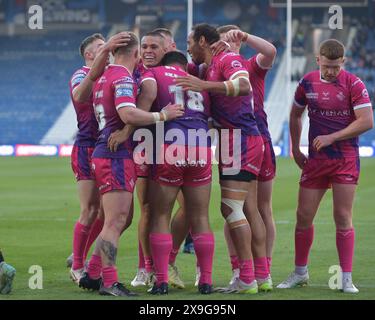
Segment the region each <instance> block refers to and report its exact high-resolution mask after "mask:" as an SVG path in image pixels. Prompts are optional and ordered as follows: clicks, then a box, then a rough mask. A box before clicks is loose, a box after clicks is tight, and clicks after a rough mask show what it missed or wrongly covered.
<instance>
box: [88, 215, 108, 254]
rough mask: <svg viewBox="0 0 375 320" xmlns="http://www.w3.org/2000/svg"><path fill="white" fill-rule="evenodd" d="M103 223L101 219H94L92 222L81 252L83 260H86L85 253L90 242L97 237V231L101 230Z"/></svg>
mask: <svg viewBox="0 0 375 320" xmlns="http://www.w3.org/2000/svg"><path fill="white" fill-rule="evenodd" d="M103 225H104V220H103V219H95V221H94V223H93V224H92V226H91V229H90V234H89V237H88V239H87V242H86V246H85V251H84V253H83V261H86V258H87V254H88V252H89V250H90V248H91V246H92V244H93V243H94V241H95V240H96V238H97V237H98V235H99V233H100V232H101V231H102V229H103Z"/></svg>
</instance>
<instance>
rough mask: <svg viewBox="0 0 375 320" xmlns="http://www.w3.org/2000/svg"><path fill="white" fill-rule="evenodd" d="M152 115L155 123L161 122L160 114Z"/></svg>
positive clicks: (154, 113)
mask: <svg viewBox="0 0 375 320" xmlns="http://www.w3.org/2000/svg"><path fill="white" fill-rule="evenodd" d="M152 115H153V116H154V120H155V123H157V122H160V113H159V112H153V113H152Z"/></svg>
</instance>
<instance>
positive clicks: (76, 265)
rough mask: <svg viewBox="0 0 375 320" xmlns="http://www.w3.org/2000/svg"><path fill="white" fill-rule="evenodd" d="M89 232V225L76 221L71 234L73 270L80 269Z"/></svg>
mask: <svg viewBox="0 0 375 320" xmlns="http://www.w3.org/2000/svg"><path fill="white" fill-rule="evenodd" d="M89 234H90V226H84V225H83V224H81V223H79V222H78V221H77V223H76V225H75V227H74V236H73V266H72V269H73V270H78V269H82V268H83V265H84V261H83V256H84V252H85V247H86V243H87V239H88V237H89Z"/></svg>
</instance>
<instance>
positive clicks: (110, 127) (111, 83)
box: [93, 64, 137, 158]
mask: <svg viewBox="0 0 375 320" xmlns="http://www.w3.org/2000/svg"><path fill="white" fill-rule="evenodd" d="M93 96H94V109H95V114H96V119H97V120H98V123H99V137H98V141H97V143H96V147H95V150H94V154H93V157H94V158H132V143H131V138H129V139H128V140H127V141H125V142H124V143H123V144H122V145H120V146H119V148H118V150H117V151H116V152H110V150H109V149H108V147H107V143H108V138H109V136H110V135H111V133H112V132H114V131H116V130H121V129H122V128H123V127H124V122H122V120H121V118H120V116H119V114H118V110H120V109H121V108H129V107H130V108H135V107H136V97H137V85H136V84H135V82H134V80H133V77H132V75H131V74H130V73H129V71H128V69H126V68H125V67H124V66H121V65H113V64H112V65H109V66H108V67H107V69H106V71H105V72H104V73H103V75H102V76H101V77H100V78H99V80H98V81H97V82H96V83H95V86H94V90H93Z"/></svg>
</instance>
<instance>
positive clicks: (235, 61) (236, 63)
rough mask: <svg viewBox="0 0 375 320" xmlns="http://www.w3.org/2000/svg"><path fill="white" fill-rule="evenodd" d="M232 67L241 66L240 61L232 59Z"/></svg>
mask: <svg viewBox="0 0 375 320" xmlns="http://www.w3.org/2000/svg"><path fill="white" fill-rule="evenodd" d="M232 68H242V63H241V62H239V61H238V60H234V61H232Z"/></svg>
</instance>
